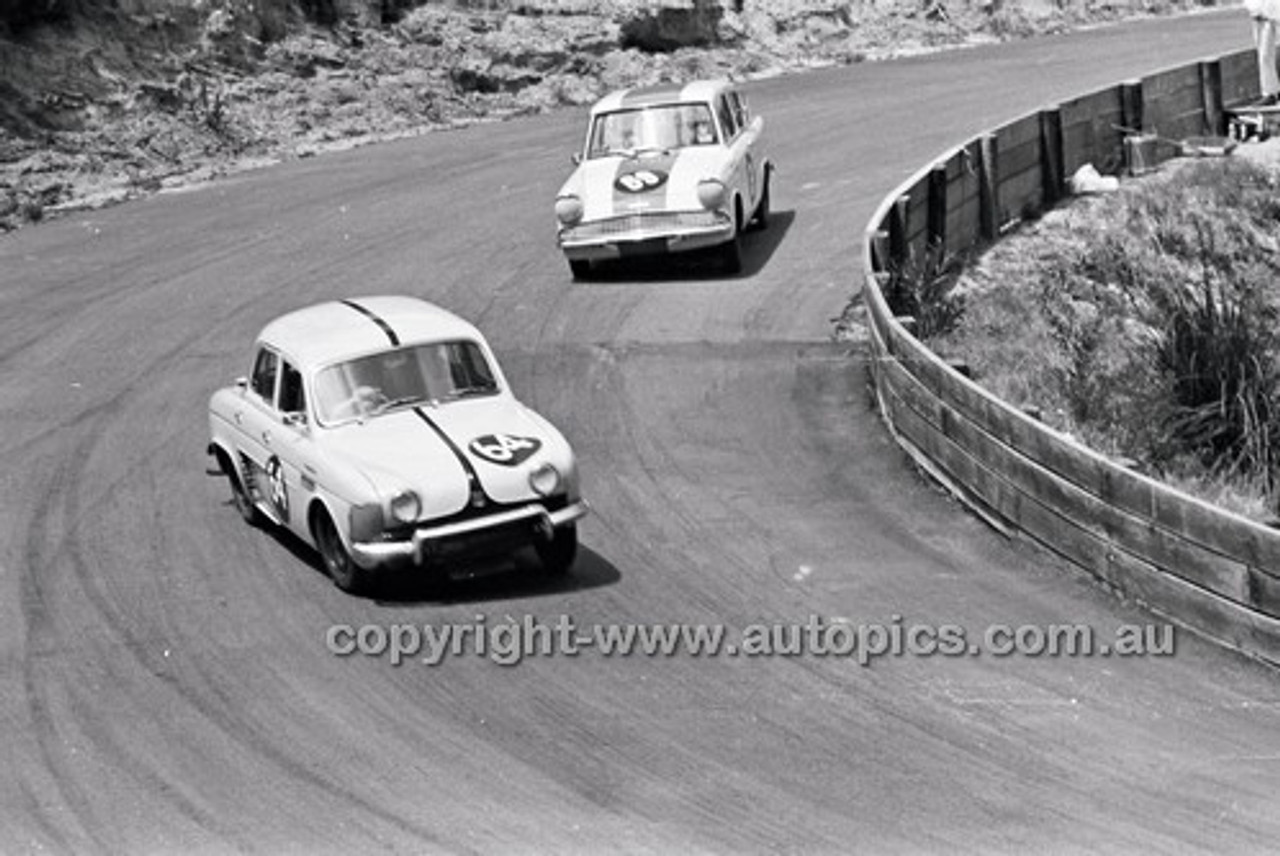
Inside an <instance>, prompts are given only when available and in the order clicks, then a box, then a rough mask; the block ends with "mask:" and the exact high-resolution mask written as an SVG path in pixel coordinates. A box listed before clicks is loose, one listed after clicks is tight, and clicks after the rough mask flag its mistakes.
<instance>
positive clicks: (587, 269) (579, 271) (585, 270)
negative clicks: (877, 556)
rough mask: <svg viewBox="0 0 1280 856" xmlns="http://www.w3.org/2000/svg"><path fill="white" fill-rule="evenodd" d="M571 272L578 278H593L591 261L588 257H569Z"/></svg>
mask: <svg viewBox="0 0 1280 856" xmlns="http://www.w3.org/2000/svg"><path fill="white" fill-rule="evenodd" d="M569 272H570V273H571V274H573V278H574V279H576V280H584V279H590V278H591V262H590V261H589V260H588V259H569Z"/></svg>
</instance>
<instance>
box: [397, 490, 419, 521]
mask: <svg viewBox="0 0 1280 856" xmlns="http://www.w3.org/2000/svg"><path fill="white" fill-rule="evenodd" d="M421 513H422V500H421V499H419V498H418V495H417V494H416V493H414V492H413V491H411V490H402V491H400V492H399V493H397V494H396V495H395V496H393V497H391V516H392V517H393V518H395V520H396V521H397V522H399V523H413V522H414V521H416V520H417V519H418V515H419V514H421Z"/></svg>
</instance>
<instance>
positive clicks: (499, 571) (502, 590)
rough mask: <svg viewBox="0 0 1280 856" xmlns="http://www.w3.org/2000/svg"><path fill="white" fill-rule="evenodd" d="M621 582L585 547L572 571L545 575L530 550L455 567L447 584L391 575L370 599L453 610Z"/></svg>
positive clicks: (420, 576) (617, 574)
mask: <svg viewBox="0 0 1280 856" xmlns="http://www.w3.org/2000/svg"><path fill="white" fill-rule="evenodd" d="M621 579H622V574H621V572H619V571H618V569H617V567H615V566H614V565H613V563H612V562H610V561H609V560H608V559H606V558H604V557H603V556H601V555H600V554H599V553H597V552H595V551H594V550H591V549H588V548H586V547H579V548H578V559H577V561H576V562H574V564H573V568H572V570H570V571H569V572H568V573H566V574H560V575H551V574H548V573H546V572H545V571H544V570H543V569H542V565H541V563H539V562H538V560H537V558H536V557H535V556H534V555H533V551H532V550H521V551H520V552H518V553H516V554H515V555H514V556H512V557H509V558H504V559H498V560H493V561H489V562H478V563H473V564H470V565H461V566H458V567H455V568H453V569H452V570H451V572H450V575H449V578H448V579H441V578H440V577H439V576H438V575H430V576H429V575H426V574H415V573H414V572H413V571H412V570H410V571H407V572H403V576H399V577H396V576H395V575H394V572H393V573H392V574H391V575H389V576H388V577H386V578H384V579H382V580H380V581H379V582H378V584H377V585H376V586H375V588H374V590H373V591H372V592H371V593H370V599H371V600H373V601H374V602H375V603H377V604H379V605H387V606H397V607H403V606H417V605H428V604H429V605H433V606H454V605H457V604H468V603H488V602H492V601H502V600H520V599H524V598H531V597H547V596H551V595H562V594H567V593H569V592H576V591H586V590H588V589H594V588H601V587H603V586H609V585H614V584H615V583H617V582H618V581H619V580H621Z"/></svg>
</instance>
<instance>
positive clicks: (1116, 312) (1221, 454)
mask: <svg viewBox="0 0 1280 856" xmlns="http://www.w3.org/2000/svg"><path fill="white" fill-rule="evenodd" d="M948 299H950V300H952V301H962V302H963V303H962V305H963V309H964V311H963V315H962V316H961V317H960V318H959V320H958V322H957V323H955V324H954V326H953V327H952V329H950V330H949V331H944V332H942V333H941V334H940V335H937V336H935V337H934V338H933V339H932V341H930V343H929V344H930V346H931V347H933V348H934V349H935V350H937V351H938V352H939V353H942V354H944V355H946V356H949V357H953V358H960V359H963V360H965V361H966V362H967V363H968V364H969V366H970V368H971V370H972V372H973V376H974V378H975V380H977V381H978V382H979V383H981V384H983V385H984V386H986V387H987V388H989V389H990V390H991V391H992V392H994V393H995V394H996V395H997V396H999V397H1000V398H1002V399H1004V400H1006V401H1008V402H1010V403H1012V404H1014V405H1015V406H1019V407H1024V408H1028V409H1034V411H1036V412H1038V413H1040V414H1041V415H1042V418H1043V419H1044V421H1045V422H1046V423H1048V424H1049V425H1051V426H1053V427H1054V428H1057V429H1059V430H1061V431H1064V432H1066V433H1069V434H1072V435H1074V436H1076V437H1077V438H1079V439H1080V440H1081V441H1082V442H1084V443H1085V444H1087V445H1089V446H1091V447H1093V448H1095V449H1098V450H1099V451H1101V452H1103V453H1104V454H1108V455H1111V456H1114V457H1118V458H1122V459H1125V460H1126V461H1127V462H1130V463H1131V464H1132V465H1134V466H1136V467H1137V468H1138V469H1140V470H1143V471H1145V472H1147V473H1149V474H1152V475H1154V476H1157V477H1163V478H1165V479H1166V480H1168V481H1169V482H1170V483H1172V484H1174V485H1176V486H1178V487H1181V488H1183V489H1186V490H1190V491H1191V492H1193V493H1196V494H1198V495H1200V496H1202V497H1203V498H1206V499H1208V500H1209V501H1212V502H1217V503H1219V504H1222V505H1225V506H1227V507H1230V508H1232V509H1233V510H1235V511H1238V512H1240V513H1244V514H1246V515H1248V516H1251V517H1253V518H1255V519H1259V520H1272V519H1274V518H1275V517H1276V511H1277V507H1278V505H1280V326H1278V324H1277V322H1280V178H1278V176H1277V173H1276V172H1275V171H1274V170H1272V169H1270V168H1268V167H1266V166H1262V165H1259V164H1255V163H1252V162H1249V161H1246V160H1242V159H1237V158H1227V159H1217V160H1192V161H1186V162H1181V163H1179V164H1178V165H1177V166H1176V167H1175V166H1173V165H1171V166H1170V167H1169V168H1168V169H1166V170H1165V171H1163V172H1162V173H1160V174H1158V175H1155V176H1152V177H1150V178H1146V179H1143V180H1141V181H1136V182H1131V183H1127V184H1125V185H1123V187H1122V189H1121V192H1120V193H1119V194H1118V195H1115V196H1105V197H1092V198H1080V199H1076V200H1073V201H1072V202H1070V203H1069V204H1068V205H1066V206H1064V207H1063V208H1060V209H1058V210H1056V211H1053V212H1050V213H1049V214H1048V215H1046V216H1045V217H1044V218H1043V219H1042V220H1041V221H1040V222H1038V223H1036V224H1034V225H1033V226H1030V227H1027V228H1026V229H1024V231H1023V232H1021V233H1019V234H1015V235H1013V236H1011V237H1009V238H1006V239H1005V240H1003V241H1002V242H1000V243H999V244H997V245H996V246H995V247H993V248H992V249H991V250H990V251H989V252H987V253H986V254H985V255H984V256H983V257H982V258H981V259H980V260H979V261H978V262H977V263H976V264H975V265H973V266H972V267H971V268H969V269H968V270H966V272H965V273H964V274H963V275H962V276H961V277H960V278H959V281H958V283H957V284H956V287H955V288H954V289H953V290H952V291H951V292H950V294H949V296H948ZM953 305H954V304H953Z"/></svg>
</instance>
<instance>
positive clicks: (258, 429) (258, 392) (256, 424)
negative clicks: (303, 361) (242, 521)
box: [235, 345, 289, 524]
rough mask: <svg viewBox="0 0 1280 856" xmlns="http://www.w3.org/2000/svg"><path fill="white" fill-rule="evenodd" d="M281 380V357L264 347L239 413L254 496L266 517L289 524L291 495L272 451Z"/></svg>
mask: <svg viewBox="0 0 1280 856" xmlns="http://www.w3.org/2000/svg"><path fill="white" fill-rule="evenodd" d="M279 380H280V355H279V353H277V352H276V351H275V350H274V349H273V348H270V347H268V346H266V345H260V346H259V347H258V352H257V354H256V355H255V356H254V360H253V373H252V374H251V375H249V384H248V386H247V387H246V389H245V392H244V406H243V408H242V409H241V410H239V411H237V412H236V413H235V420H236V422H237V424H239V426H240V429H241V437H242V441H243V443H244V446H243V449H242V450H241V451H242V452H243V453H244V455H245V456H246V457H247V458H248V459H249V468H250V469H251V470H252V471H251V472H247V473H245V475H246V477H247V478H248V480H249V483H250V484H251V485H252V486H253V490H252V495H253V497H254V498H255V499H256V500H258V502H259V506H260V508H261V510H262V512H263V513H264V514H266V515H267V516H268V517H269V518H271V519H272V520H273V521H275V522H276V523H282V524H287V523H288V522H289V505H288V497H287V494H285V493H283V487H284V485H283V482H282V481H281V478H282V475H283V470H282V468H281V466H280V465H281V461H280V460H279V457H278V456H277V455H276V454H275V452H274V451H273V450H272V448H271V445H272V443H273V433H272V432H273V430H275V428H276V419H275V418H274V414H275V407H276V405H275V401H276V387H277V386H278V385H279Z"/></svg>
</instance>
